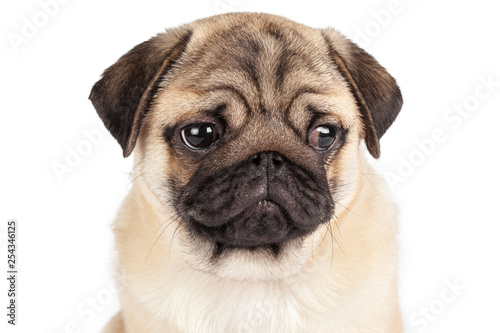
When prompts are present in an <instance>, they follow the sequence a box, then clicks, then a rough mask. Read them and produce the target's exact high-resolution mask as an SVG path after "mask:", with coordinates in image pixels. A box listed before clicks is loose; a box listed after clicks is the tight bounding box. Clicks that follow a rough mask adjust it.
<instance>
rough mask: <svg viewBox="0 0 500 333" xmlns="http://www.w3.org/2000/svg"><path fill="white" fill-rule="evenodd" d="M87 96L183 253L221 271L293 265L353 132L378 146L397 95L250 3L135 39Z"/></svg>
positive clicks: (341, 202)
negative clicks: (243, 9)
mask: <svg viewBox="0 0 500 333" xmlns="http://www.w3.org/2000/svg"><path fill="white" fill-rule="evenodd" d="M90 99H91V101H92V103H93V104H94V106H95V108H96V110H97V112H98V114H99V116H100V117H101V119H102V120H103V122H104V124H105V125H106V127H107V128H108V129H109V131H110V132H111V134H112V135H113V136H114V137H115V138H116V140H117V141H118V142H119V143H120V145H121V147H122V148H123V153H124V156H128V155H130V154H131V152H132V151H133V150H134V149H136V152H135V157H136V160H135V164H136V168H137V170H138V171H137V170H136V171H137V172H138V173H137V174H138V175H139V176H140V177H141V180H140V183H141V184H142V185H141V186H142V187H143V188H144V190H145V191H149V192H151V193H152V194H153V195H154V197H155V198H156V199H157V200H158V202H160V203H161V205H160V206H161V208H160V209H161V210H164V214H165V216H172V220H173V222H174V224H173V225H174V226H175V229H177V228H179V231H178V234H179V237H180V239H181V240H182V242H181V243H182V244H181V245H179V246H181V247H182V249H183V251H182V252H183V253H184V256H186V258H187V260H188V261H189V262H190V263H191V265H193V266H194V267H196V268H199V269H203V270H208V271H211V272H216V273H218V274H220V275H224V276H231V277H235V273H231V272H232V271H233V270H232V269H231V268H230V267H240V268H241V266H245V267H249V266H251V268H248V269H247V270H249V271H252V272H253V273H252V274H254V273H255V272H258V271H262V272H264V271H265V272H264V273H262V274H260V273H255V274H256V275H255V276H264V275H265V276H269V275H270V276H273V277H276V276H279V275H280V274H284V275H289V274H293V273H294V272H296V271H297V270H299V269H300V267H301V265H302V264H303V263H304V261H305V260H306V259H307V257H308V256H309V255H310V248H311V246H310V245H311V243H315V242H317V241H318V239H320V237H319V235H320V234H321V232H322V231H324V230H325V228H326V227H327V226H328V224H329V223H330V222H331V221H332V220H333V219H334V216H335V213H338V210H339V209H341V206H346V205H348V203H349V200H350V199H351V198H352V197H353V196H354V194H355V192H356V189H357V180H358V176H359V163H360V158H361V154H360V153H359V146H360V142H361V141H362V140H363V139H364V142H365V143H366V146H367V148H368V151H369V152H370V153H371V155H372V156H374V157H375V158H378V157H379V154H380V149H379V139H380V138H381V137H382V135H383V134H384V133H385V131H386V130H387V128H388V127H389V126H390V125H391V123H392V122H393V121H394V119H395V118H396V116H397V114H398V113H399V110H400V108H401V105H402V98H401V94H400V91H399V88H398V86H397V85H396V83H395V80H394V79H393V78H392V77H391V76H390V75H389V74H388V73H387V72H386V70H385V69H384V68H383V67H381V66H380V65H379V64H378V62H377V61H376V60H375V59H374V58H373V57H371V56H370V55H369V54H367V53H366V52H365V51H363V50H362V49H360V48H359V47H358V46H356V45H355V44H353V43H352V42H350V41H349V40H348V39H346V38H345V37H343V36H342V35H341V34H339V33H338V32H336V31H335V30H332V29H324V30H320V29H313V28H309V27H306V26H303V25H300V24H298V23H294V22H292V21H289V20H286V19H284V18H281V17H277V16H272V15H265V14H249V13H241V14H226V15H220V16H215V17H211V18H208V19H203V20H199V21H195V22H193V23H191V24H188V25H184V26H181V27H179V28H176V29H171V30H167V31H166V32H165V33H162V34H159V35H158V36H156V37H153V38H152V39H150V40H149V41H146V42H144V43H142V44H139V45H137V46H136V47H135V48H133V49H132V50H131V51H130V52H128V53H127V54H125V55H124V56H122V57H121V58H120V59H119V60H118V61H117V62H116V63H115V64H114V65H112V66H111V67H110V68H108V69H107V70H106V71H105V72H104V74H103V76H102V78H101V79H100V80H99V81H98V82H97V83H96V84H95V85H94V87H93V89H92V92H91V95H90ZM152 230H153V232H154V229H152ZM156 236H157V235H156V234H152V235H151V239H154V238H156ZM148 244H150V243H148ZM306 248H307V250H306ZM308 251H309V252H308ZM242 274H243V273H242ZM259 274H260V275H259ZM238 277H242V276H240V275H238Z"/></svg>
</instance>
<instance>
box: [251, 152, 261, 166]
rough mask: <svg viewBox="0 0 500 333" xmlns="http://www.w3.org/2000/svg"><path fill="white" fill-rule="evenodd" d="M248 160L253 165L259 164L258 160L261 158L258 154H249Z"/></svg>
mask: <svg viewBox="0 0 500 333" xmlns="http://www.w3.org/2000/svg"><path fill="white" fill-rule="evenodd" d="M249 159H250V161H251V162H253V163H254V164H255V165H260V161H261V160H262V158H261V156H260V154H254V155H252V156H250V158H249Z"/></svg>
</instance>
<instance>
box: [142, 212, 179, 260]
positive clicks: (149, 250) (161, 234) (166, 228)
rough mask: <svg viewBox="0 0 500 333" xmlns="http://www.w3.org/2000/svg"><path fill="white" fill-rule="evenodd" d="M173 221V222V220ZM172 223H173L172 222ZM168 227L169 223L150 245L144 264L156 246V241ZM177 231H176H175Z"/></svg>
mask: <svg viewBox="0 0 500 333" xmlns="http://www.w3.org/2000/svg"><path fill="white" fill-rule="evenodd" d="M174 221H175V220H174ZM172 222H173V221H172ZM179 225H180V224H179ZM169 226H170V223H169V224H168V225H167V226H166V227H165V228H163V230H162V231H161V233H160V234H159V235H158V237H156V239H155V241H154V243H153V245H151V248H150V249H149V252H148V255H147V256H146V260H144V262H147V261H148V258H149V255H150V254H151V251H152V250H153V247H154V246H155V245H156V243H157V242H158V240H159V239H160V237H161V236H162V235H163V233H164V232H165V230H167V228H168V227H169ZM176 230H177V229H176Z"/></svg>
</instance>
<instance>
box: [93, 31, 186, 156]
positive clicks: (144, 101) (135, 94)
mask: <svg viewBox="0 0 500 333" xmlns="http://www.w3.org/2000/svg"><path fill="white" fill-rule="evenodd" d="M190 37H191V31H190V30H188V29H187V28H183V27H180V28H176V29H169V30H167V31H166V32H164V33H162V34H159V35H157V36H156V37H153V38H151V39H150V40H148V41H146V42H144V43H141V44H139V45H137V46H136V47H134V48H133V49H132V50H130V51H129V52H128V53H126V54H125V55H123V56H122V57H121V58H120V59H118V61H117V62H116V63H115V64H113V65H112V66H111V67H109V68H108V69H106V70H105V71H104V73H103V75H102V78H101V79H100V80H99V81H97V82H96V83H95V85H94V87H93V88H92V91H91V93H90V97H89V98H90V100H91V101H92V104H93V105H94V107H95V109H96V110H97V113H98V114H99V116H100V117H101V119H102V121H103V122H104V125H105V126H106V128H107V129H108V130H109V131H110V133H111V135H113V137H114V138H115V139H116V140H117V141H118V143H119V144H120V146H121V147H122V149H123V156H124V157H127V156H129V155H130V154H131V153H132V150H133V149H134V146H135V143H136V141H137V137H138V135H139V130H140V127H141V123H142V119H143V118H144V115H145V114H146V112H147V110H148V109H149V107H150V105H151V102H152V100H153V98H154V96H155V95H156V93H157V92H158V89H159V85H160V83H161V82H162V80H163V78H164V77H165V75H166V74H167V72H168V71H169V70H170V69H171V68H172V66H173V64H174V63H175V62H176V61H177V60H178V59H179V58H180V56H181V55H182V53H183V52H184V49H185V47H186V45H187V43H188V41H189V39H190Z"/></svg>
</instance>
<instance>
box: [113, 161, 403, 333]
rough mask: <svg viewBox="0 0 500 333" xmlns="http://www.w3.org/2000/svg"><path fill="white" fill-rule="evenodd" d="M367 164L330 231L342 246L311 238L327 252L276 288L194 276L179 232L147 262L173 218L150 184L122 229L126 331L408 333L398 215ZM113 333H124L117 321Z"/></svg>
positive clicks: (122, 215)
mask: <svg viewBox="0 0 500 333" xmlns="http://www.w3.org/2000/svg"><path fill="white" fill-rule="evenodd" d="M361 155H362V154H361V153H359V162H360V164H361V169H360V173H359V176H358V177H359V179H358V183H357V187H358V190H357V191H356V194H355V197H354V198H353V199H352V201H351V202H345V203H343V205H344V206H345V207H346V209H341V210H340V211H339V214H338V215H337V216H338V219H336V220H335V221H332V224H331V225H330V228H331V230H332V232H333V236H334V238H335V239H333V237H332V236H331V235H330V234H329V233H327V230H326V227H323V228H321V229H320V230H318V231H317V232H316V233H315V234H314V235H313V236H311V238H316V239H317V240H318V239H319V240H320V241H319V245H317V246H311V248H310V249H309V251H310V254H311V257H309V258H308V259H307V261H306V263H305V264H304V266H303V268H302V269H301V271H300V272H299V273H298V274H297V275H295V276H292V277H289V278H286V279H282V280H275V281H272V280H271V281H258V280H240V281H238V280H231V279H224V278H221V277H219V276H218V275H216V274H211V273H208V272H204V271H200V270H197V269H193V268H192V267H191V265H190V264H189V263H188V262H186V260H185V259H184V258H183V254H182V253H181V252H180V246H179V242H181V241H182V233H181V232H180V231H179V230H177V233H176V235H175V236H172V235H173V232H174V231H175V228H174V227H173V226H172V227H169V228H168V229H167V230H166V231H165V232H164V234H163V235H162V236H161V237H160V238H159V239H158V241H157V243H156V244H155V245H154V248H153V250H152V251H151V253H149V257H148V252H149V250H150V249H151V246H152V243H153V242H154V241H155V239H156V237H157V236H158V233H155V230H156V229H157V228H159V227H160V226H161V225H162V223H164V222H165V221H169V216H168V214H165V215H164V214H160V213H159V212H161V211H163V207H162V206H161V204H160V203H159V201H158V200H157V199H156V198H155V196H154V195H153V194H152V193H151V191H150V190H149V189H148V187H147V185H145V184H144V182H143V181H141V180H140V179H139V180H138V181H137V182H135V183H134V186H133V188H132V190H131V192H130V194H129V195H128V197H127V198H126V200H125V201H124V203H123V206H122V208H121V210H120V212H119V214H118V218H117V219H116V222H115V233H116V245H117V248H118V252H119V261H118V262H119V267H120V272H121V274H120V275H119V282H120V283H121V284H122V288H121V289H120V290H121V291H120V298H121V302H122V314H121V317H122V320H124V322H125V324H126V327H127V331H126V332H127V333H160V332H162V333H164V332H169V333H174V332H179V333H181V332H182V333H195V332H196V333H198V332H206V333H211V332H214V333H215V332H247V333H250V332H262V333H264V332H286V333H294V332H297V333H298V332H304V333H306V332H308V333H309V332H330V333H335V332H341V333H363V332H366V333H377V332H380V333H392V332H402V326H401V319H400V317H399V308H398V298H397V290H396V289H397V283H396V261H397V245H396V239H395V235H396V211H395V208H394V205H393V204H392V203H391V201H390V200H389V198H388V195H387V193H386V188H385V186H384V184H383V183H382V182H381V181H380V180H379V179H378V178H377V177H374V176H368V175H371V174H373V170H372V169H371V167H370V166H368V164H367V163H366V162H365V160H364V158H363V157H362V156H361ZM173 224H174V223H173ZM176 227H177V226H176ZM158 232H159V231H158ZM311 243H312V242H311ZM146 258H147V260H146ZM236 269H238V268H236ZM241 269H243V268H241ZM104 332H106V333H117V332H125V331H124V330H123V325H122V324H121V323H120V319H119V318H115V319H114V323H111V324H110V326H108V328H107V329H106V330H105V331H104Z"/></svg>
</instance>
